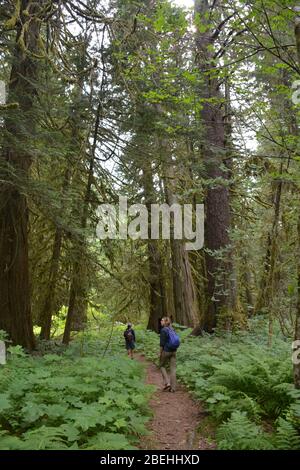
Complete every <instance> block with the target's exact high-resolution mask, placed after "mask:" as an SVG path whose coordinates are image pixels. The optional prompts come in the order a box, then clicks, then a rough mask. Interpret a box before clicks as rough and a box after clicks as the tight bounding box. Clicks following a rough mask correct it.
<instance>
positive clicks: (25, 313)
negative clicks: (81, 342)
mask: <svg viewBox="0 0 300 470" xmlns="http://www.w3.org/2000/svg"><path fill="white" fill-rule="evenodd" d="M41 3H42V2H41V1H36V2H30V1H29V0H22V1H21V5H20V10H19V11H18V9H17V7H16V12H15V17H14V18H13V22H15V27H16V38H15V46H14V51H13V55H12V68H11V74H10V82H9V86H8V101H9V102H16V103H18V106H19V107H18V110H17V111H16V110H14V111H8V112H7V115H6V117H5V130H6V141H5V145H4V151H3V152H2V153H1V155H0V159H1V162H0V165H1V173H2V176H1V179H2V180H4V181H5V183H4V184H2V186H1V190H0V329H2V330H5V331H7V332H8V334H9V336H10V338H11V340H12V341H13V343H14V344H21V345H22V346H24V347H26V348H28V349H32V348H33V347H34V344H35V341H34V335H33V326H32V318H31V298H30V282H29V268H28V204H27V200H26V196H25V195H24V192H23V191H21V190H20V188H19V187H18V185H17V183H16V180H17V179H18V178H20V179H21V180H23V181H25V180H26V178H27V177H28V175H29V170H30V166H31V163H32V158H31V152H30V146H31V145H32V142H33V141H34V138H35V135H34V134H35V113H34V102H35V96H36V81H37V78H38V59H36V58H35V56H34V53H36V52H37V49H38V38H39V33H40V28H41V24H42V19H41V18H40V17H39V14H40V6H41Z"/></svg>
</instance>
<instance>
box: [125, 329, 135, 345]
mask: <svg viewBox="0 0 300 470" xmlns="http://www.w3.org/2000/svg"><path fill="white" fill-rule="evenodd" d="M124 336H125V339H126V341H128V343H132V341H133V338H134V337H133V333H132V330H126V331H125V333H124Z"/></svg>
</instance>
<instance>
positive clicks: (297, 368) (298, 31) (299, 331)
mask: <svg viewBox="0 0 300 470" xmlns="http://www.w3.org/2000/svg"><path fill="white" fill-rule="evenodd" d="M295 37H296V45H297V57H298V64H299V65H300V17H297V18H296V24H295ZM295 132H296V134H297V135H298V134H299V132H298V127H297V126H296V125H295ZM298 211H299V207H298ZM297 235H298V240H297V245H298V246H297V251H298V253H297V278H298V282H297V285H298V291H297V309H296V322H295V336H294V339H295V341H300V212H299V213H298V225H297ZM294 383H295V387H296V388H298V389H300V361H299V364H296V363H294Z"/></svg>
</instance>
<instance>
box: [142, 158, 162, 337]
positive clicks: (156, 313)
mask: <svg viewBox="0 0 300 470" xmlns="http://www.w3.org/2000/svg"><path fill="white" fill-rule="evenodd" d="M145 163H147V162H143V188H144V196H145V202H146V207H147V209H148V213H149V214H150V216H151V204H153V203H155V202H156V201H155V195H154V194H155V191H154V187H153V175H152V170H151V161H149V162H148V163H149V167H146V165H145ZM148 233H149V239H148V260H149V274H150V279H149V285H150V314H149V321H148V326H147V329H149V330H153V331H156V332H157V333H158V331H159V321H160V319H161V318H162V317H165V316H167V308H166V291H165V285H164V275H163V260H162V256H161V253H160V249H159V241H158V240H152V239H151V220H150V223H149V227H148Z"/></svg>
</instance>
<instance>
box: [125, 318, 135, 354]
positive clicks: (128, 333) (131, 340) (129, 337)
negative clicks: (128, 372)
mask: <svg viewBox="0 0 300 470" xmlns="http://www.w3.org/2000/svg"><path fill="white" fill-rule="evenodd" d="M124 338H125V347H126V349H127V353H128V356H130V357H131V359H133V350H134V348H135V332H134V330H133V329H132V324H131V323H128V324H127V329H126V330H125V331H124Z"/></svg>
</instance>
